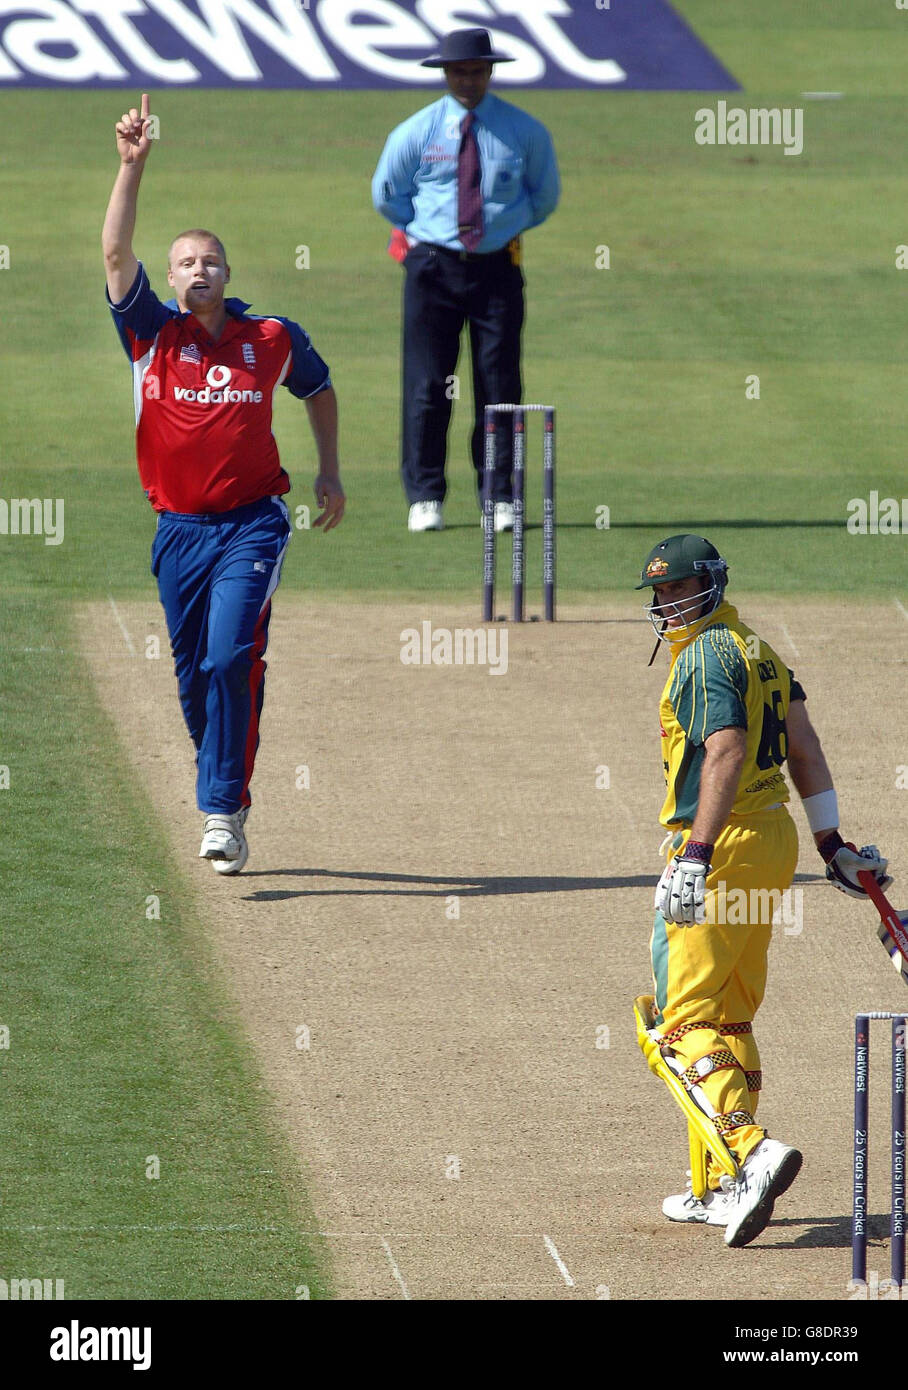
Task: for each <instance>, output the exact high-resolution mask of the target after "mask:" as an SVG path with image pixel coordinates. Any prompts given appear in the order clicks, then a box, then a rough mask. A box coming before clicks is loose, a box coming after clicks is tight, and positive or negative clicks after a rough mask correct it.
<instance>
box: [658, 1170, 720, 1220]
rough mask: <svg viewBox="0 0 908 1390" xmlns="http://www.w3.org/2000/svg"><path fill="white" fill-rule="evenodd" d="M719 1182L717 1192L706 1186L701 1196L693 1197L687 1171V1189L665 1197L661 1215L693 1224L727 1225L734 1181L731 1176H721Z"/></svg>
mask: <svg viewBox="0 0 908 1390" xmlns="http://www.w3.org/2000/svg"><path fill="white" fill-rule="evenodd" d="M721 1183H722V1186H721V1189H720V1190H719V1191H718V1192H714V1191H713V1189H712V1188H707V1190H706V1192H704V1194H703V1196H702V1198H701V1197H695V1196H694V1194H693V1192H692V1191H691V1185H690V1173H688V1175H687V1191H686V1192H679V1193H677V1194H676V1195H675V1196H674V1197H666V1199H665V1201H664V1202H663V1203H662V1214H663V1216H667V1217H668V1219H669V1221H687V1222H689V1223H691V1224H693V1225H701V1226H727V1225H728V1218H729V1211H730V1200H731V1193H732V1189H733V1187H734V1182H733V1180H732V1179H731V1178H726V1177H723V1178H722V1180H721Z"/></svg>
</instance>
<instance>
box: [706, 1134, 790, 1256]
mask: <svg viewBox="0 0 908 1390" xmlns="http://www.w3.org/2000/svg"><path fill="white" fill-rule="evenodd" d="M802 1162H803V1158H802V1155H801V1154H800V1153H799V1151H798V1150H797V1149H791V1148H789V1147H788V1145H787V1144H780V1143H779V1141H778V1139H763V1140H761V1141H760V1143H759V1144H758V1145H757V1147H756V1148H755V1149H752V1150H751V1152H750V1153H749V1154H748V1155H747V1158H746V1159H745V1160H744V1167H743V1168H742V1169H741V1175H740V1177H739V1178H738V1180H737V1182H736V1183H735V1185H734V1187H733V1189H732V1191H731V1194H730V1199H729V1204H728V1211H729V1217H728V1222H727V1223H726V1227H725V1244H726V1245H730V1246H732V1247H733V1248H734V1249H735V1250H738V1249H740V1247H741V1246H742V1245H749V1244H750V1242H751V1241H752V1240H754V1239H755V1238H756V1237H757V1236H758V1235H759V1234H760V1232H761V1231H762V1230H763V1229H764V1228H765V1227H766V1226H768V1225H769V1223H770V1221H771V1220H772V1212H773V1207H774V1206H775V1202H776V1198H777V1197H781V1195H782V1193H783V1192H787V1191H788V1189H789V1188H790V1187H791V1184H792V1183H793V1182H794V1180H795V1178H796V1177H797V1176H798V1173H799V1172H800V1171H801V1164H802Z"/></svg>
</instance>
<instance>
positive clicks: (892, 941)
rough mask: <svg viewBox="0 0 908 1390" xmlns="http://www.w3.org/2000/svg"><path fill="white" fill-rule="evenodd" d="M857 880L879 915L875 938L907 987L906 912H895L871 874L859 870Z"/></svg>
mask: <svg viewBox="0 0 908 1390" xmlns="http://www.w3.org/2000/svg"><path fill="white" fill-rule="evenodd" d="M858 879H859V880H860V882H861V884H862V886H863V887H864V888H866V890H867V895H868V897H869V898H870V901H871V902H872V903H873V905H874V907H875V908H876V910H877V912H878V913H879V914H880V925H879V927H878V928H877V936H878V937H879V938H880V940H881V941H882V943H883V945H884V946H885V948H886V953H887V955H888V956H889V958H890V960H891V961H892V964H893V965H894V966H895V968H896V970H897V971H898V972H899V974H900V975H901V977H902V979H903V980H904V981H905V984H906V985H908V912H896V910H895V908H894V907H893V906H892V903H891V902H890V901H889V899H888V898H887V897H886V894H885V893H884V892H883V890H882V888H881V887H880V886H879V884H878V883H877V881H876V879H875V878H874V876H873V874H872V873H870V872H869V871H868V870H866V869H861V870H860V871H859V873H858Z"/></svg>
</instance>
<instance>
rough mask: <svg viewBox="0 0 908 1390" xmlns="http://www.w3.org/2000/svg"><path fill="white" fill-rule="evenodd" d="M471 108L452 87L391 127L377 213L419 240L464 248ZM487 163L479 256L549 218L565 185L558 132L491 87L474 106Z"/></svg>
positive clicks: (375, 191) (376, 188) (376, 189)
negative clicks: (462, 177)
mask: <svg viewBox="0 0 908 1390" xmlns="http://www.w3.org/2000/svg"><path fill="white" fill-rule="evenodd" d="M467 114H468V112H467V108H466V107H465V106H461V104H460V102H459V101H457V100H455V98H454V97H453V96H452V95H451V93H450V92H447V93H445V95H444V96H443V97H442V98H441V100H440V101H435V102H433V103H432V105H431V106H426V107H424V108H423V109H422V110H421V111H417V112H416V113H415V115H413V116H410V117H409V118H408V119H407V120H406V121H404V122H403V123H402V124H401V125H399V126H397V127H396V128H395V129H394V130H392V132H391V134H390V135H389V136H388V139H387V141H386V143H385V148H384V149H383V150H382V155H381V159H380V160H379V161H378V168H377V169H376V171H375V175H374V177H373V179H372V202H373V203H374V205H375V209H376V211H377V212H380V213H381V214H382V216H383V217H387V219H388V221H389V222H392V223H393V224H394V226H395V227H401V228H403V229H404V231H405V232H406V233H407V235H408V236H409V237H411V238H412V239H414V240H415V241H427V242H431V243H432V244H433V245H436V246H447V247H449V248H450V249H451V250H453V251H462V250H463V249H464V247H463V243H462V241H461V240H460V238H459V237H458V235H457V225H458V216H457V156H458V151H459V150H460V140H461V122H462V121H463V118H464V117H465V116H466V115H467ZM473 115H474V116H475V118H476V119H475V123H474V126H473V129H474V131H475V133H476V139H477V142H478V144H479V161H480V166H481V169H482V210H483V219H484V223H483V235H482V240H481V241H480V242H479V245H478V247H477V248H476V249H477V251H478V253H479V254H480V255H487V254H488V253H489V252H492V251H500V250H501V249H502V248H503V247H505V246H507V244H508V242H509V241H510V240H511V238H512V237H516V236H519V235H520V233H521V232H525V231H526V230H527V229H528V228H529V227H537V226H538V225H539V223H540V222H544V221H545V219H546V218H547V217H548V216H549V214H550V213H551V212H552V211H553V209H554V208H555V206H556V205H557V203H558V195H559V193H560V191H561V186H560V182H559V179H558V165H557V163H556V161H555V149H554V146H553V145H552V137H551V136H550V135H549V132H548V131H547V130H546V128H545V126H544V125H543V124H542V122H541V121H537V120H536V119H535V118H534V117H533V116H528V115H527V113H526V112H525V111H521V110H520V109H519V107H516V106H512V105H511V104H510V102H507V101H502V100H501V98H500V97H497V96H493V94H492V93H491V92H486V94H485V96H484V97H483V99H482V101H481V102H480V103H479V105H478V106H476V107H474V108H473Z"/></svg>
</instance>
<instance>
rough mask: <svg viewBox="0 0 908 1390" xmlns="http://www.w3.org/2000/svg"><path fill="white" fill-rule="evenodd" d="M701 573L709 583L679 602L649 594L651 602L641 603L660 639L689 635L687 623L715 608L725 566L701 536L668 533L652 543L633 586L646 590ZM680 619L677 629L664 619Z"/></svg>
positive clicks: (721, 592) (724, 580)
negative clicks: (662, 599)
mask: <svg viewBox="0 0 908 1390" xmlns="http://www.w3.org/2000/svg"><path fill="white" fill-rule="evenodd" d="M695 575H696V576H700V575H702V576H705V577H706V578H708V579H709V581H710V582H709V585H708V586H707V587H706V588H704V590H703V592H702V593H699V594H694V595H692V596H691V597H690V598H687V599H682V600H681V602H680V603H666V604H664V605H661V606H660V604H659V603H658V601H657V599H656V596H655V595H653V601H652V603H647V604H645V605H644V611H645V613H646V615H647V617H648V618H649V620H650V622H651V623H652V625H653V627H654V629H655V631H656V635H657V636H658V637H660V638H662V640H664V641H667V642H668V641H671V640H672V638H673V637H675V638H676V639H677V638H681V637H682V636H683V637H685V638H686V637H688V636H690V631H689V629H690V626H691V624H692V623H695V622H698V621H699V620H700V619H702V618H706V617H708V616H709V614H710V613H712V612H714V611H715V609H717V608H718V607H719V604H720V603H721V602H722V600H723V598H724V597H725V585H726V583H727V582H728V565H727V564H726V563H725V561H724V560H723V559H722V556H721V555H720V554H719V552H718V550H717V549H716V547H715V546H714V545H713V544H712V543H711V542H710V541H708V540H707V539H706V537H705V536H693V535H690V534H686V535H683V536H669V537H668V539H667V540H664V541H660V542H659V544H658V545H655V546H653V548H652V550H651V551H650V553H649V554H648V555H647V557H646V560H645V561H644V564H643V570H642V572H641V575H640V583H639V584H637V585H636V586H635V587H636V588H637V589H648V588H650V587H651V586H654V585H656V584H671V583H672V582H673V581H674V580H677V579H692V578H693V577H694V576H695ZM670 617H677V618H679V619H680V622H681V627H680V628H668V626H667V624H668V619H669V618H670Z"/></svg>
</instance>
